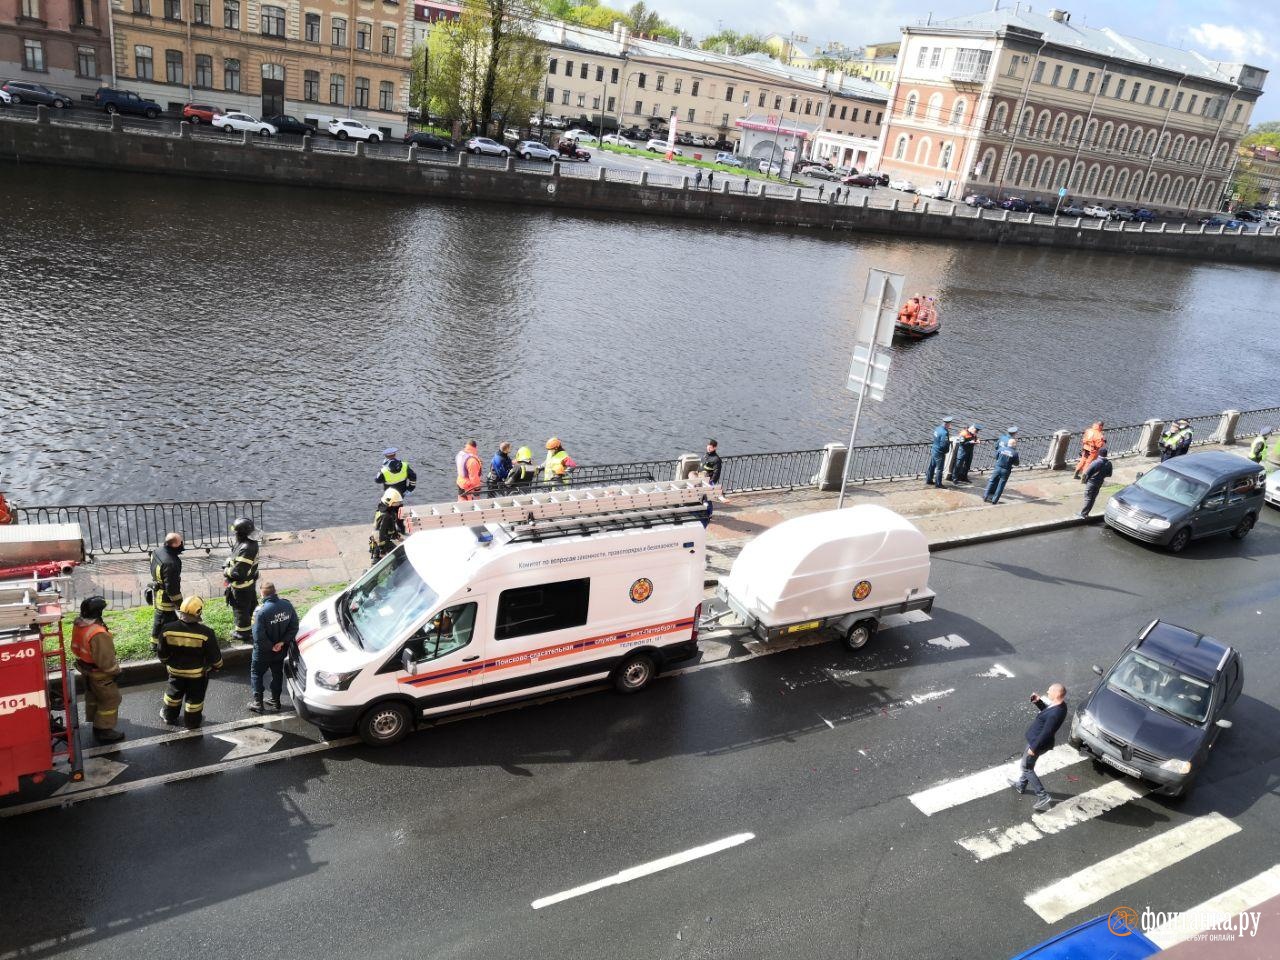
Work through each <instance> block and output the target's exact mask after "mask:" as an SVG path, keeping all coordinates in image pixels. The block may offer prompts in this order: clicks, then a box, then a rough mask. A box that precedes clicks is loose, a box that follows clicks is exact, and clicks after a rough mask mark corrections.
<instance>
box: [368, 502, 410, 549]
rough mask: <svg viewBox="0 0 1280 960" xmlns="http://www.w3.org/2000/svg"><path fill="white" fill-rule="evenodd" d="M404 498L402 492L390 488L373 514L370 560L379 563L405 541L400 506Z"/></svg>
mask: <svg viewBox="0 0 1280 960" xmlns="http://www.w3.org/2000/svg"><path fill="white" fill-rule="evenodd" d="M403 503H404V497H402V496H400V491H399V490H396V489H394V488H391V487H388V488H387V491H386V492H385V493H383V495H382V499H381V500H380V501H379V502H378V509H377V510H375V511H374V514H373V533H371V534H370V535H369V559H370V560H371V561H372V562H374V563H377V562H378V561H379V560H381V559H382V558H383V557H385V556H386V555H387V554H388V553H390V552H391V551H392V550H394V549H395V548H396V544H397V543H399V542H400V541H401V540H402V539H404V534H403V533H402V532H401V529H402V527H401V523H400V506H401V504H403Z"/></svg>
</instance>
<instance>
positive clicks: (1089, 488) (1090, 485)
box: [1080, 447, 1112, 517]
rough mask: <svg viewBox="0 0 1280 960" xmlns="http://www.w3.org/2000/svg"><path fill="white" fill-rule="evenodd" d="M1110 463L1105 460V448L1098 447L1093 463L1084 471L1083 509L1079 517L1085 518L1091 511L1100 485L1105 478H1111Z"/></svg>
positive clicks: (1100, 487)
mask: <svg viewBox="0 0 1280 960" xmlns="http://www.w3.org/2000/svg"><path fill="white" fill-rule="evenodd" d="M1111 473H1112V467H1111V461H1110V460H1108V459H1107V448H1106V447H1100V448H1099V449H1098V453H1097V455H1096V456H1095V457H1094V458H1093V463H1091V464H1089V466H1087V467H1085V471H1084V509H1083V510H1081V511H1080V516H1082V517H1087V516H1088V515H1089V511H1090V510H1092V509H1093V504H1094V501H1095V500H1097V499H1098V491H1099V490H1101V489H1102V484H1103V483H1104V482H1105V481H1106V479H1107V477H1109V476H1111Z"/></svg>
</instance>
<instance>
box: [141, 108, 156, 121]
mask: <svg viewBox="0 0 1280 960" xmlns="http://www.w3.org/2000/svg"><path fill="white" fill-rule="evenodd" d="M144 116H145V117H146V118H147V119H148V120H154V119H155V118H156V117H158V116H160V113H159V111H157V110H148V111H147V112H146V113H145V114H144Z"/></svg>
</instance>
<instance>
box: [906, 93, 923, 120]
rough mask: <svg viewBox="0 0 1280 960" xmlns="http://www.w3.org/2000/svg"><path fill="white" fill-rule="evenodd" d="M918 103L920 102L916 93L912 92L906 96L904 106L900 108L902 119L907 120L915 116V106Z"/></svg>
mask: <svg viewBox="0 0 1280 960" xmlns="http://www.w3.org/2000/svg"><path fill="white" fill-rule="evenodd" d="M919 102H920V97H919V96H917V95H916V92H915V91H914V90H912V91H911V92H910V93H909V94H907V103H906V106H904V107H903V108H902V115H903V116H904V117H907V118H908V119H909V118H911V117H914V116H915V115H916V104H918V103H919Z"/></svg>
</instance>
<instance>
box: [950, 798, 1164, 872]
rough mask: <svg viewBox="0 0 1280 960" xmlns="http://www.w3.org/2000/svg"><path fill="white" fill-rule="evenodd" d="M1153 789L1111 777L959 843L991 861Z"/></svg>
mask: <svg viewBox="0 0 1280 960" xmlns="http://www.w3.org/2000/svg"><path fill="white" fill-rule="evenodd" d="M1150 792H1151V788H1150V787H1146V786H1137V785H1135V784H1133V783H1130V782H1129V781H1128V780H1112V781H1110V782H1108V783H1105V784H1103V785H1102V786H1100V787H1097V788H1096V789H1093V790H1089V791H1086V792H1085V793H1081V794H1079V795H1077V796H1074V797H1072V798H1071V799H1070V800H1064V801H1063V802H1062V803H1060V804H1058V805H1057V806H1056V807H1052V808H1050V809H1049V811H1048V812H1046V813H1036V814H1032V816H1031V821H1030V822H1029V823H1025V822H1024V823H1019V824H1015V825H1014V826H1012V827H996V828H994V829H991V830H985V831H983V832H982V833H979V834H976V835H974V836H972V837H964V838H962V839H960V840H957V841H956V843H958V844H960V846H962V847H964V848H965V849H966V850H968V851H969V852H970V853H972V854H973V856H974V858H975V859H977V860H990V859H991V858H992V857H996V856H999V855H1000V854H1002V853H1008V852H1009V851H1010V850H1013V849H1014V848H1015V847H1022V846H1026V845H1027V844H1028V843H1034V842H1035V841H1036V840H1040V839H1042V838H1043V837H1046V836H1049V835H1050V834H1054V833H1061V832H1062V831H1063V830H1065V829H1067V827H1072V826H1075V825H1076V824H1078V823H1085V822H1086V821H1089V820H1093V819H1094V818H1096V817H1100V816H1102V815H1103V814H1104V813H1106V812H1107V811H1109V810H1114V809H1115V808H1116V807H1120V806H1123V805H1124V804H1126V803H1128V802H1129V801H1131V800H1137V799H1139V798H1140V797H1144V796H1146V795H1147V794H1148V793H1150Z"/></svg>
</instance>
